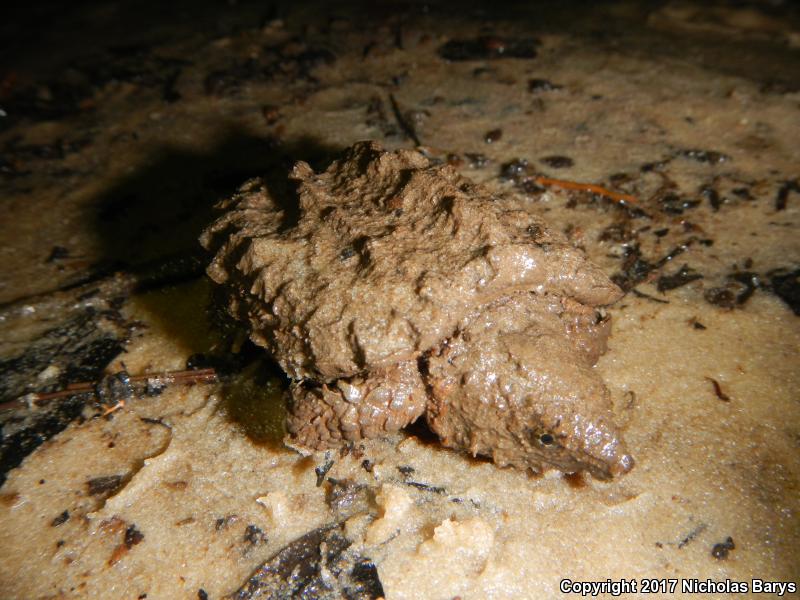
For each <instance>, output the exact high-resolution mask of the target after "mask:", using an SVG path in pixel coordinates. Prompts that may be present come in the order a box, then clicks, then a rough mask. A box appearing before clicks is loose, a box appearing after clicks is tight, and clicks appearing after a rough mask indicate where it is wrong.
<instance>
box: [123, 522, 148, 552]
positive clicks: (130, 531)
mask: <svg viewBox="0 0 800 600" xmlns="http://www.w3.org/2000/svg"><path fill="white" fill-rule="evenodd" d="M142 540H144V534H143V533H142V532H141V531H139V530H138V529H136V525H130V526H129V527H128V528H127V529H126V530H125V542H124V543H125V547H126V548H128V550H130V549H131V548H133V547H134V546H135V545H136V544H139V543H141V542H142Z"/></svg>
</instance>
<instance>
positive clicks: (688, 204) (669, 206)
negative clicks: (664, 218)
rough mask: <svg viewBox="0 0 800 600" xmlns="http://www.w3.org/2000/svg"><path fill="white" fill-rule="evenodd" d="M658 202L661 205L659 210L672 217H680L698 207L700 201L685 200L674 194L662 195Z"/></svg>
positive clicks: (683, 197)
mask: <svg viewBox="0 0 800 600" xmlns="http://www.w3.org/2000/svg"><path fill="white" fill-rule="evenodd" d="M659 202H660V204H661V210H663V211H664V212H665V213H668V214H672V215H680V214H683V211H685V210H689V209H691V208H697V207H698V206H700V200H695V199H692V198H687V197H685V196H681V195H680V194H676V193H674V192H668V193H666V194H664V195H663V196H661V197H660V198H659Z"/></svg>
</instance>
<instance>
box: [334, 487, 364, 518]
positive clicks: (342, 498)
mask: <svg viewBox="0 0 800 600" xmlns="http://www.w3.org/2000/svg"><path fill="white" fill-rule="evenodd" d="M328 483H329V484H330V485H329V486H328V489H327V490H326V491H325V501H326V502H327V504H328V506H329V507H330V508H331V510H332V511H333V512H334V513H336V514H337V515H338V518H347V517H349V516H350V515H353V514H356V513H365V512H367V511H368V509H369V489H368V487H367V486H366V485H364V484H363V483H357V482H355V481H352V480H350V479H342V480H339V479H333V478H332V477H329V478H328Z"/></svg>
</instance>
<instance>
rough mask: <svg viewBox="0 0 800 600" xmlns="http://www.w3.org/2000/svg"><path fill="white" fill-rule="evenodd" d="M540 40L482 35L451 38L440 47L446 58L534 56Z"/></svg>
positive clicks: (440, 52)
mask: <svg viewBox="0 0 800 600" xmlns="http://www.w3.org/2000/svg"><path fill="white" fill-rule="evenodd" d="M538 46H539V40H537V39H536V38H502V37H496V36H481V37H478V38H473V39H465V40H450V41H449V42H447V43H446V44H444V45H442V46H440V47H439V50H438V53H439V56H441V57H442V58H444V59H445V60H451V61H462V60H491V59H498V58H534V57H535V56H536V49H537V47H538Z"/></svg>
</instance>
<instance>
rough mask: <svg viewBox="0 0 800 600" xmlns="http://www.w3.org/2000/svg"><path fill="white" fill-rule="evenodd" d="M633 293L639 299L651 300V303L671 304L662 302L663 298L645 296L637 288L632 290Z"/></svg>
mask: <svg viewBox="0 0 800 600" xmlns="http://www.w3.org/2000/svg"><path fill="white" fill-rule="evenodd" d="M631 293H632V294H633V295H634V296H636V297H637V298H644V299H645V300H650V302H655V303H657V304H669V300H662V299H661V298H656V297H655V296H651V295H650V294H645V293H644V292H641V291H639V290H637V289H636V288H631Z"/></svg>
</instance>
